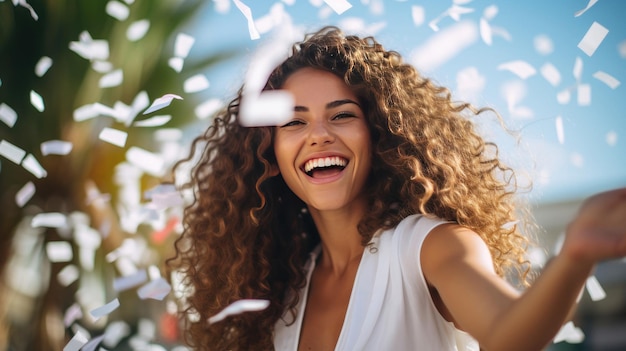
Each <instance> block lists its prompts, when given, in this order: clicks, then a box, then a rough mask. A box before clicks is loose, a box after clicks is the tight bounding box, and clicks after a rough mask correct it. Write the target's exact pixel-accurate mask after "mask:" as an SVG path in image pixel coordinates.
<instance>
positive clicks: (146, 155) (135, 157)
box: [126, 146, 165, 177]
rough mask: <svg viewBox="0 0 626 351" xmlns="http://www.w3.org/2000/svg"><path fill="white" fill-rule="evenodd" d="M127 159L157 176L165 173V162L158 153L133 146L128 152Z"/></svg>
mask: <svg viewBox="0 0 626 351" xmlns="http://www.w3.org/2000/svg"><path fill="white" fill-rule="evenodd" d="M126 160H127V161H128V162H130V163H131V164H133V165H134V166H136V167H137V168H139V169H141V170H143V171H145V172H146V173H148V174H151V175H153V176H156V177H160V176H161V175H163V171H164V165H165V162H164V161H163V158H162V157H161V156H159V155H157V154H154V153H152V152H149V151H146V150H144V149H141V148H139V147H136V146H132V147H131V148H130V149H128V151H127V152H126Z"/></svg>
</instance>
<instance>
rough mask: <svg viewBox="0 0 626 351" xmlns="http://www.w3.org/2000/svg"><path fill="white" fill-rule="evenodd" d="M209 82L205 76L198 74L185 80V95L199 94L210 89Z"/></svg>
mask: <svg viewBox="0 0 626 351" xmlns="http://www.w3.org/2000/svg"><path fill="white" fill-rule="evenodd" d="M209 85H210V84H209V80H208V79H207V78H206V76H205V75H204V74H196V75H195V76H192V77H190V78H188V79H186V80H185V82H184V83H183V91H184V92H185V93H197V92H199V91H203V90H206V89H208V88H209Z"/></svg>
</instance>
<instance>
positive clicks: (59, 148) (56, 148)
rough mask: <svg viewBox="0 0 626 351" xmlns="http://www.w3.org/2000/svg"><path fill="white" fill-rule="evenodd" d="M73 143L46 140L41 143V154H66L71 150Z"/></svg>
mask: <svg viewBox="0 0 626 351" xmlns="http://www.w3.org/2000/svg"><path fill="white" fill-rule="evenodd" d="M73 147H74V145H73V144H72V143H71V142H69V141H63V140H48V141H44V142H43V143H41V145H40V148H41V154H42V155H44V156H46V155H67V154H69V153H70V152H71V151H72V148H73Z"/></svg>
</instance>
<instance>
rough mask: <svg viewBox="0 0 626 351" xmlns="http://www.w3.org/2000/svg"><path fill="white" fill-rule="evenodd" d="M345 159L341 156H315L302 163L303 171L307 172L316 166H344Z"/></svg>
mask: <svg viewBox="0 0 626 351" xmlns="http://www.w3.org/2000/svg"><path fill="white" fill-rule="evenodd" d="M345 165H346V160H345V159H343V158H341V157H337V156H334V157H324V158H316V159H313V160H309V161H307V162H306V163H305V164H304V171H305V172H309V171H311V170H312V169H313V168H318V167H330V166H342V167H343V166H345Z"/></svg>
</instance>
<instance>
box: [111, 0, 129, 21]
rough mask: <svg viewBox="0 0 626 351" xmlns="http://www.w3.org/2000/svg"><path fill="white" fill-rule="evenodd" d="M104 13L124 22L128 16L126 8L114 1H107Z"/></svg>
mask: <svg viewBox="0 0 626 351" xmlns="http://www.w3.org/2000/svg"><path fill="white" fill-rule="evenodd" d="M105 11H106V13H107V14H108V15H109V16H111V17H113V18H115V19H117V20H118V21H124V20H125V19H127V18H128V15H129V14H130V10H129V8H128V6H126V5H124V4H123V3H121V2H119V1H115V0H112V1H109V2H108V3H107V5H106V10H105Z"/></svg>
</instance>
